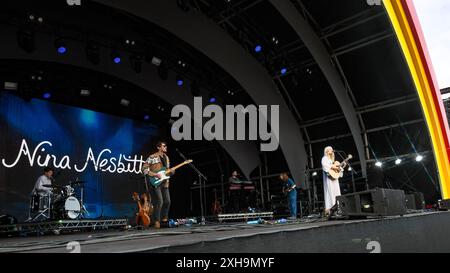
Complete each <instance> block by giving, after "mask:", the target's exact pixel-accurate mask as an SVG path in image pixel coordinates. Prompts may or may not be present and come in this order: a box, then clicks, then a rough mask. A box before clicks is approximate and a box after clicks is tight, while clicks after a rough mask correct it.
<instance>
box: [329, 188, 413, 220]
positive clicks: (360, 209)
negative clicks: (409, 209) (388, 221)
mask: <svg viewBox="0 0 450 273" xmlns="http://www.w3.org/2000/svg"><path fill="white" fill-rule="evenodd" d="M336 199H337V202H338V206H339V210H340V212H341V213H342V214H343V215H344V216H350V217H352V216H356V217H360V216H393V215H403V214H405V213H406V198H405V192H404V191H402V190H391V189H380V188H375V189H371V190H367V191H361V192H356V193H350V194H346V195H341V196H338V197H337V198H336Z"/></svg>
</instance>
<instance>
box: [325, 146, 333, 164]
mask: <svg viewBox="0 0 450 273" xmlns="http://www.w3.org/2000/svg"><path fill="white" fill-rule="evenodd" d="M328 150H333V147H331V146H327V147H325V149H324V150H323V155H324V156H326V157H328V158H329V159H331V160H332V161H333V162H334V154H333V155H332V156H331V157H329V156H328V155H327V151H328Z"/></svg>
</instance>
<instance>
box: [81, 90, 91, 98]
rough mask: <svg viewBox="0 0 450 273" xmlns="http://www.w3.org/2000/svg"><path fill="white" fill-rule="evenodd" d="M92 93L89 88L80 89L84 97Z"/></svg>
mask: <svg viewBox="0 0 450 273" xmlns="http://www.w3.org/2000/svg"><path fill="white" fill-rule="evenodd" d="M90 94H91V91H89V90H88V89H81V91H80V95H81V96H83V97H88V96H89V95H90Z"/></svg>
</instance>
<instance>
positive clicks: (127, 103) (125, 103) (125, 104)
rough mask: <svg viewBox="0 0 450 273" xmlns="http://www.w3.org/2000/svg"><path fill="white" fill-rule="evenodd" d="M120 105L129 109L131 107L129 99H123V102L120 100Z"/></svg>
mask: <svg viewBox="0 0 450 273" xmlns="http://www.w3.org/2000/svg"><path fill="white" fill-rule="evenodd" d="M120 104H121V105H122V106H125V107H127V106H128V105H130V101H129V100H127V99H121V100H120Z"/></svg>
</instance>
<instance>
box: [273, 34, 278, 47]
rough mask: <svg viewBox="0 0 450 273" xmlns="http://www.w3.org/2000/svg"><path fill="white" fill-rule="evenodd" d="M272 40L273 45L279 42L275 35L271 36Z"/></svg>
mask: <svg viewBox="0 0 450 273" xmlns="http://www.w3.org/2000/svg"><path fill="white" fill-rule="evenodd" d="M272 42H273V43H274V44H275V45H278V43H279V41H278V39H277V37H275V36H274V37H272Z"/></svg>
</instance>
